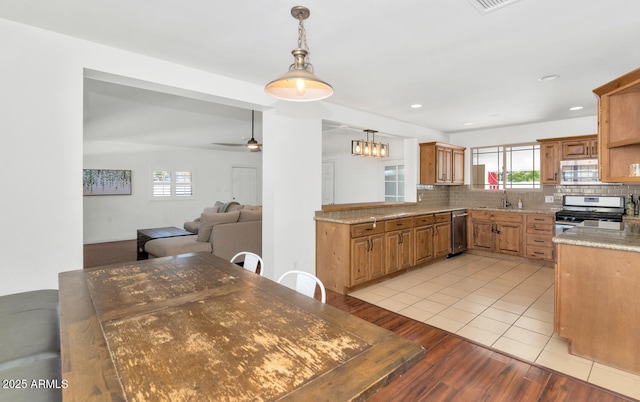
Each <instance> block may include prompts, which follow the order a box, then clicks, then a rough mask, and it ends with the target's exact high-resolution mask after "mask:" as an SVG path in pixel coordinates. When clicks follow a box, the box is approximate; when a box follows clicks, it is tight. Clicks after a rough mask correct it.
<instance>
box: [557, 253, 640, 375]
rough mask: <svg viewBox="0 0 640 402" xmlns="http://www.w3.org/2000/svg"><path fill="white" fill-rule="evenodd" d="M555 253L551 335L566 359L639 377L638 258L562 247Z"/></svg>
mask: <svg viewBox="0 0 640 402" xmlns="http://www.w3.org/2000/svg"><path fill="white" fill-rule="evenodd" d="M557 251H558V255H557V264H556V266H555V288H554V291H555V304H554V306H555V307H554V331H555V332H556V333H557V334H558V335H559V336H561V337H563V338H567V339H568V341H569V342H568V344H569V353H571V354H573V355H577V356H581V357H583V358H586V359H589V360H594V361H596V362H599V363H602V364H606V365H607V366H610V367H615V368H618V369H621V370H625V371H628V372H630V373H634V374H640V342H639V341H638V333H640V298H638V296H637V291H638V289H639V288H640V271H639V270H638V260H639V259H640V256H639V253H638V252H633V251H623V250H614V249H607V248H597V247H585V246H578V245H572V244H565V243H559V244H557ZM613 261H615V263H612V262H613Z"/></svg>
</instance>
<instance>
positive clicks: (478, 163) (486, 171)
mask: <svg viewBox="0 0 640 402" xmlns="http://www.w3.org/2000/svg"><path fill="white" fill-rule="evenodd" d="M471 187H472V188H473V189H477V190H505V189H536V188H540V144H538V143H532V144H516V145H499V146H492V147H478V148H471Z"/></svg>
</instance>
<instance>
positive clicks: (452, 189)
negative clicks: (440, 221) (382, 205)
mask: <svg viewBox="0 0 640 402" xmlns="http://www.w3.org/2000/svg"><path fill="white" fill-rule="evenodd" d="M417 191H418V205H420V206H425V207H427V206H435V205H450V206H453V207H457V206H460V207H500V206H501V199H502V191H497V190H495V191H491V190H471V189H470V187H469V186H419V187H418V190H417ZM580 194H585V195H623V196H624V197H625V200H626V199H627V197H629V195H630V194H633V196H634V199H637V197H638V195H640V185H628V184H616V185H600V186H560V185H558V186H542V189H541V190H510V189H508V190H507V200H508V201H509V202H510V203H511V208H517V203H518V199H522V204H523V208H524V209H534V210H535V209H537V210H550V211H555V210H557V209H560V208H562V196H563V195H580ZM545 196H553V203H546V202H545Z"/></svg>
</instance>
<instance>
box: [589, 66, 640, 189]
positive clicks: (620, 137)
mask: <svg viewBox="0 0 640 402" xmlns="http://www.w3.org/2000/svg"><path fill="white" fill-rule="evenodd" d="M593 92H594V93H595V94H596V95H598V97H599V108H598V131H599V140H600V158H599V161H600V180H602V181H604V182H616V183H640V176H631V175H630V169H629V165H631V164H634V163H640V69H637V70H634V71H631V72H630V73H627V74H625V75H623V76H622V77H620V78H618V79H615V80H613V81H611V82H609V83H607V84H605V85H603V86H601V87H599V88H596V89H594V90H593Z"/></svg>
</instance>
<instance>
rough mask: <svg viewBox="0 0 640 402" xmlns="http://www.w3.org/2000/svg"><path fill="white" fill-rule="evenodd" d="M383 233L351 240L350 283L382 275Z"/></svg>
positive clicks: (354, 283) (361, 281) (353, 283)
mask: <svg viewBox="0 0 640 402" xmlns="http://www.w3.org/2000/svg"><path fill="white" fill-rule="evenodd" d="M384 256H385V253H384V235H383V234H377V235H371V236H365V237H358V238H355V239H352V240H351V264H350V265H351V268H350V269H351V280H350V281H349V283H350V284H351V285H357V284H359V283H363V282H366V281H368V280H370V279H374V278H378V277H380V276H382V275H384V272H385V270H384Z"/></svg>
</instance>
